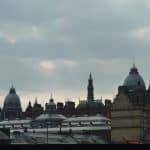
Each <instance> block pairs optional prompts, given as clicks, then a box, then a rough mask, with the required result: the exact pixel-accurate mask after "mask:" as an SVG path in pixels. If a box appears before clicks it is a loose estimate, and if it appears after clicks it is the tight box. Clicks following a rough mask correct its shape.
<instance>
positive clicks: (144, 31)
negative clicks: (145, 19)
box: [129, 26, 150, 40]
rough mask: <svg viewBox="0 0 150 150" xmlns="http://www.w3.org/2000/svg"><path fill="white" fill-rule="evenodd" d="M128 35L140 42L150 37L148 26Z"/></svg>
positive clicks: (149, 27)
mask: <svg viewBox="0 0 150 150" xmlns="http://www.w3.org/2000/svg"><path fill="white" fill-rule="evenodd" d="M129 35H130V36H131V37H133V38H136V39H141V40H142V39H144V38H147V37H150V26H148V27H141V28H138V29H135V30H134V31H131V32H129Z"/></svg>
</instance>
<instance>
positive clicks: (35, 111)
mask: <svg viewBox="0 0 150 150" xmlns="http://www.w3.org/2000/svg"><path fill="white" fill-rule="evenodd" d="M43 113H44V108H43V107H42V106H41V104H38V102H37V99H35V103H34V106H33V118H36V117H38V116H39V115H41V114H43Z"/></svg>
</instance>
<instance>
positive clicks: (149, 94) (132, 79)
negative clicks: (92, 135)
mask: <svg viewBox="0 0 150 150" xmlns="http://www.w3.org/2000/svg"><path fill="white" fill-rule="evenodd" d="M149 104H150V87H149V88H148V90H147V89H146V86H145V82H144V80H143V78H142V76H141V75H140V74H139V72H138V69H137V68H136V66H135V65H133V67H132V68H131V70H130V73H129V75H128V76H127V77H126V79H125V81H124V83H123V85H122V86H119V88H118V94H117V96H116V98H115V99H114V102H113V104H112V107H111V121H112V132H111V141H112V142H117V143H118V142H121V141H123V140H125V139H126V140H135V141H139V140H142V141H145V142H146V141H149V140H150V138H149V137H150V105H149Z"/></svg>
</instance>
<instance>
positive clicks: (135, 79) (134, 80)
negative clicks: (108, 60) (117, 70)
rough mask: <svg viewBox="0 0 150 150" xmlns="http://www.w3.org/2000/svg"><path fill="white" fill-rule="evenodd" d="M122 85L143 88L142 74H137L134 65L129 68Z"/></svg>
mask: <svg viewBox="0 0 150 150" xmlns="http://www.w3.org/2000/svg"><path fill="white" fill-rule="evenodd" d="M123 85H124V86H127V87H142V88H145V82H144V80H143V78H142V76H141V75H140V74H139V72H138V69H137V68H136V67H135V65H133V67H132V68H131V70H130V73H129V75H128V76H127V77H126V79H125V81H124V83H123Z"/></svg>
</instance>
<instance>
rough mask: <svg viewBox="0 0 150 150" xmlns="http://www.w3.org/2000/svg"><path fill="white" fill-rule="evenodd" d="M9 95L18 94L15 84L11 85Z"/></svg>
mask: <svg viewBox="0 0 150 150" xmlns="http://www.w3.org/2000/svg"><path fill="white" fill-rule="evenodd" d="M9 94H16V90H15V88H14V86H13V84H11V88H10V90H9Z"/></svg>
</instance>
